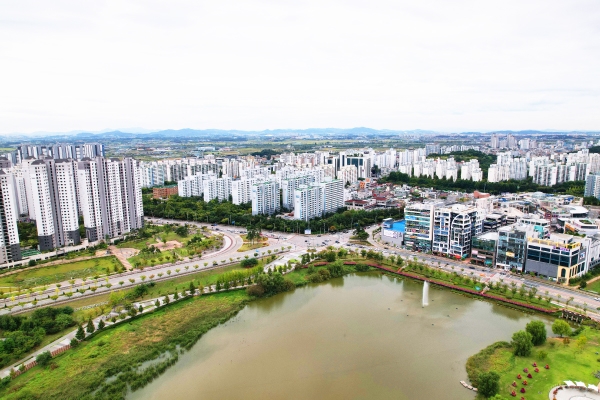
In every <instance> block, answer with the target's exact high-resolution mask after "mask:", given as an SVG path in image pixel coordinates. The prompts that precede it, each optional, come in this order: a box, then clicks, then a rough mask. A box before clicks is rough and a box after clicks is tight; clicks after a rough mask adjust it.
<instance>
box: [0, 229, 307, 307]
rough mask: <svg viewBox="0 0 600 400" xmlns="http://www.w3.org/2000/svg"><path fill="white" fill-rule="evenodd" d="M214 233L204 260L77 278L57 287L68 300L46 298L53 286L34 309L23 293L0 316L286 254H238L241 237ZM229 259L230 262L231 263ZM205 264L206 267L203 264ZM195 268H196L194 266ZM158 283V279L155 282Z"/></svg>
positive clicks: (265, 251)
mask: <svg viewBox="0 0 600 400" xmlns="http://www.w3.org/2000/svg"><path fill="white" fill-rule="evenodd" d="M215 233H222V234H223V235H224V243H223V247H222V248H221V249H220V250H218V251H216V252H214V253H211V254H207V255H206V256H205V257H203V258H200V259H192V260H189V261H178V262H177V263H175V264H163V265H158V266H155V267H147V268H144V269H143V270H133V271H128V272H124V273H121V274H116V275H110V276H108V277H105V278H102V280H101V281H98V282H96V284H93V283H92V281H84V280H82V279H77V280H75V283H74V284H73V285H71V283H69V282H68V281H64V282H61V283H59V285H60V288H63V289H62V291H66V290H65V288H68V290H69V291H71V292H72V295H71V297H68V296H66V295H59V297H58V298H57V299H56V300H52V299H50V298H48V296H54V295H56V288H55V286H56V285H54V284H53V285H52V286H53V287H54V288H52V289H46V290H45V291H44V292H43V293H42V294H36V295H35V296H34V298H36V297H37V298H39V297H40V296H44V297H46V298H45V299H40V300H38V302H37V304H36V305H35V306H34V305H33V304H32V303H31V301H32V300H33V299H32V297H31V296H28V295H27V294H23V295H20V296H18V297H15V300H14V301H12V300H9V301H6V302H5V304H6V305H7V306H8V307H12V309H10V310H9V309H8V308H2V309H0V315H3V314H9V313H11V312H12V313H18V312H22V311H29V310H31V309H33V308H37V307H42V306H48V305H53V304H56V303H58V302H63V301H69V300H73V299H77V298H81V297H87V296H93V295H97V294H100V293H108V292H110V291H112V290H118V289H121V288H128V287H133V286H134V285H137V284H139V283H141V282H143V281H144V280H145V279H147V278H148V277H149V276H150V275H155V276H159V275H160V276H159V278H160V277H163V276H164V278H162V279H161V280H165V279H170V278H175V277H177V276H180V275H183V274H191V273H195V272H200V271H202V270H205V269H210V268H213V266H214V265H226V264H229V263H231V262H236V261H239V260H241V259H243V258H244V257H246V256H248V257H253V256H254V255H255V254H257V253H258V254H260V255H262V254H265V255H266V254H268V252H269V251H271V253H275V254H277V253H279V252H281V251H282V247H284V248H285V249H286V251H287V250H288V246H287V245H286V246H283V245H279V244H278V245H270V246H268V247H263V248H261V249H259V250H249V251H246V252H241V253H240V252H237V249H238V248H239V247H240V246H241V242H242V240H241V238H239V236H237V237H236V236H234V235H232V234H229V233H227V232H221V231H219V232H215ZM238 239H239V240H238ZM290 247H292V248H291V249H289V250H294V249H295V246H293V245H291V246H290ZM230 258H231V260H230ZM204 264H206V265H204ZM196 266H197V267H198V268H195V267H196ZM177 270H179V272H177ZM155 280H158V279H155ZM100 284H102V285H104V286H102V287H100ZM108 285H110V287H108ZM89 286H97V289H96V291H91V290H87V291H86V292H85V293H84V294H82V293H79V292H73V290H77V288H81V287H89ZM19 302H21V303H25V302H26V303H27V304H24V305H22V306H20V305H19Z"/></svg>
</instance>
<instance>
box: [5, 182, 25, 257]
mask: <svg viewBox="0 0 600 400" xmlns="http://www.w3.org/2000/svg"><path fill="white" fill-rule="evenodd" d="M14 183H15V180H14V178H13V175H12V174H7V173H6V172H4V171H1V170H0V264H4V263H8V262H13V261H19V260H21V247H20V246H19V233H18V231H17V220H18V218H19V212H18V209H17V192H16V188H15V186H14Z"/></svg>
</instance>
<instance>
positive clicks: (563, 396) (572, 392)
mask: <svg viewBox="0 0 600 400" xmlns="http://www.w3.org/2000/svg"><path fill="white" fill-rule="evenodd" d="M554 389H555V388H552V390H550V393H548V399H550V400H553V399H555V398H556V400H584V399H585V400H591V399H593V400H600V394H598V393H594V392H590V391H587V390H581V389H562V390H559V391H558V392H557V393H556V397H554V395H553V394H552V392H554Z"/></svg>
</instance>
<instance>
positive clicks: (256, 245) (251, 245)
mask: <svg viewBox="0 0 600 400" xmlns="http://www.w3.org/2000/svg"><path fill="white" fill-rule="evenodd" d="M240 236H241V238H242V240H243V241H244V244H243V245H242V247H240V248H239V249H238V251H240V252H242V251H248V250H254V249H260V248H261V247H266V246H268V245H269V239H267V238H266V237H263V236H258V237H256V238H253V239H248V235H240Z"/></svg>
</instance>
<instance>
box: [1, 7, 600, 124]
mask: <svg viewBox="0 0 600 400" xmlns="http://www.w3.org/2000/svg"><path fill="white" fill-rule="evenodd" d="M599 71H600V7H598V3H597V1H594V0H591V1H549V0H545V1H528V2H523V1H496V2H490V1H481V0H480V1H452V2H449V1H422V2H415V1H399V0H391V1H379V2H374V1H357V0H356V1H325V0H320V1H305V2H297V1H267V0H265V1H200V2H198V1H189V2H186V1H168V2H167V1H164V2H163V1H144V2H142V1H139V2H129V1H123V0H121V1H114V2H111V1H96V2H81V1H53V2H47V1H18V2H2V3H0V72H1V74H0V91H1V93H2V95H1V96H0V121H2V124H0V133H10V132H31V131H40V130H43V131H70V130H76V129H88V130H101V129H105V128H123V127H128V126H142V127H145V128H151V129H162V128H184V127H190V128H197V129H203V128H223V129H228V128H235V129H266V128H271V129H273V128H307V127H353V126H369V127H373V128H388V129H412V128H422V129H437V130H443V131H452V130H491V129H587V130H593V129H596V130H597V129H600V112H599V110H600V107H599V106H600V73H599Z"/></svg>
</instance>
